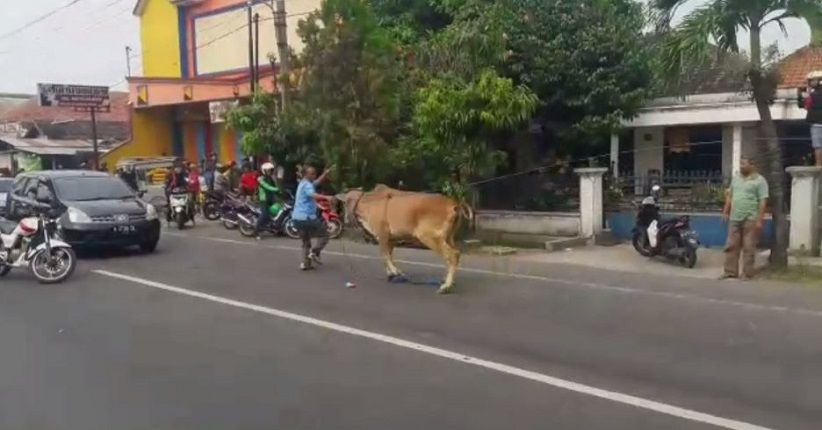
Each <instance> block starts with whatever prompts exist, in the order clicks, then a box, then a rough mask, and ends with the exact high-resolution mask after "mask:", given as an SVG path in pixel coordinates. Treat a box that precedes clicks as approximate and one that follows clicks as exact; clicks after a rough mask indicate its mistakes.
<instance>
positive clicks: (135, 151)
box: [102, 108, 174, 170]
mask: <svg viewBox="0 0 822 430" xmlns="http://www.w3.org/2000/svg"><path fill="white" fill-rule="evenodd" d="M173 121H174V112H173V111H172V110H171V108H152V109H140V110H134V111H132V115H131V132H132V137H131V140H130V141H128V142H126V143H124V144H122V145H120V146H118V147H117V148H115V149H113V150H111V151H109V152H107V153H106V154H105V155H103V157H102V161H105V162H106V163H107V164H108V168H109V170H113V169H114V168H115V166H116V165H117V162H118V161H120V159H122V158H126V157H159V156H161V155H162V154H165V155H172V154H173V150H172V140H173V131H172V124H173Z"/></svg>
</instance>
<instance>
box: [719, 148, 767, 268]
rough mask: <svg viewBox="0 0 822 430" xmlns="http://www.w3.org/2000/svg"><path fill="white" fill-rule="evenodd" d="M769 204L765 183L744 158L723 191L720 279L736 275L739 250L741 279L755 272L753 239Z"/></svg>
mask: <svg viewBox="0 0 822 430" xmlns="http://www.w3.org/2000/svg"><path fill="white" fill-rule="evenodd" d="M767 205H768V182H767V181H765V178H763V177H762V175H760V174H759V173H758V172H757V171H756V165H755V164H754V162H753V160H751V159H750V158H743V159H742V160H741V163H740V165H739V175H737V176H736V177H734V178H733V180H732V181H731V187H730V188H729V189H728V190H727V191H726V192H725V208H724V210H723V211H722V219H723V220H725V221H727V222H728V242H727V244H726V245H725V273H723V274H722V278H721V279H728V278H737V277H739V253H740V248H741V250H742V275H743V279H750V278H751V277H753V275H754V257H755V256H756V242H757V240H758V239H759V234H760V232H761V231H762V223H763V221H764V219H765V210H766V208H767Z"/></svg>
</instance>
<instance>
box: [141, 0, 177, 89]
mask: <svg viewBox="0 0 822 430" xmlns="http://www.w3.org/2000/svg"><path fill="white" fill-rule="evenodd" d="M179 34H180V31H179V19H178V15H177V6H174V5H172V4H171V2H169V1H168V0H149V1H148V3H147V4H146V6H145V10H144V11H143V14H142V16H141V17H140V46H141V47H142V54H143V55H142V64H143V76H151V77H157V78H179V77H180V44H179Z"/></svg>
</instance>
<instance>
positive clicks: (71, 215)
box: [67, 208, 91, 224]
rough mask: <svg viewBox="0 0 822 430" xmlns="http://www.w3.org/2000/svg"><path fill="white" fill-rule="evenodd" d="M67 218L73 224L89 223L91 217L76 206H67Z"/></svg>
mask: <svg viewBox="0 0 822 430" xmlns="http://www.w3.org/2000/svg"><path fill="white" fill-rule="evenodd" d="M67 213H68V219H69V221H71V222H73V223H75V224H82V223H90V222H91V217H90V216H88V214H86V213H85V212H83V211H81V210H80V209H77V208H68V211H67Z"/></svg>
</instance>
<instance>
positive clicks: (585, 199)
mask: <svg viewBox="0 0 822 430" xmlns="http://www.w3.org/2000/svg"><path fill="white" fill-rule="evenodd" d="M607 171H608V169H606V168H604V167H585V168H581V169H574V172H575V173H576V174H578V175H579V221H580V223H579V234H580V236H582V237H584V238H590V237H595V236H597V235H598V234H600V233H601V232H602V219H603V218H602V214H603V204H602V200H603V195H602V175H604V174H605V172H607Z"/></svg>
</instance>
